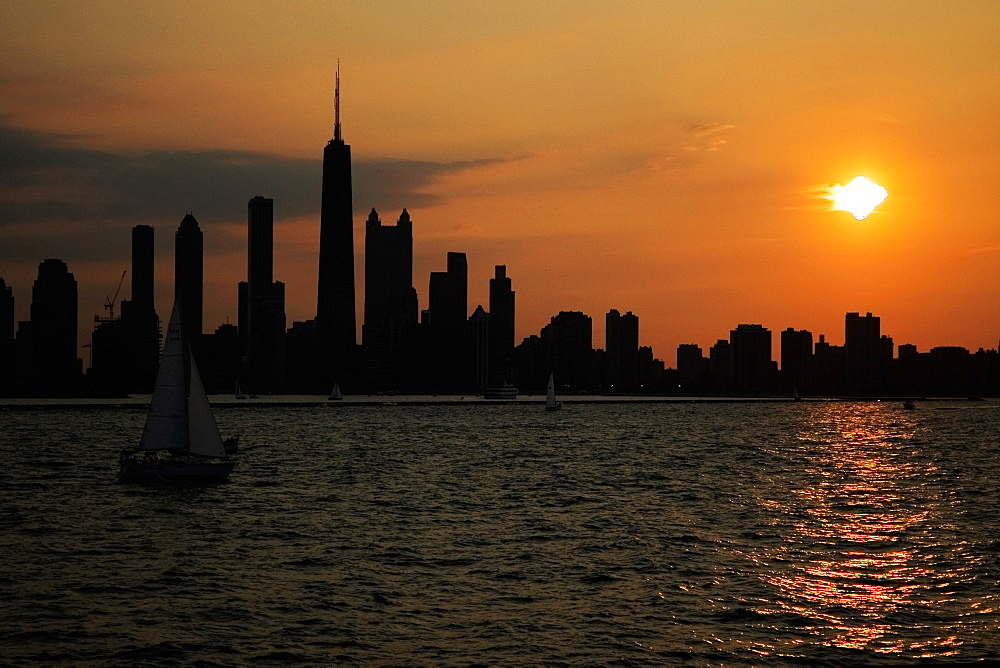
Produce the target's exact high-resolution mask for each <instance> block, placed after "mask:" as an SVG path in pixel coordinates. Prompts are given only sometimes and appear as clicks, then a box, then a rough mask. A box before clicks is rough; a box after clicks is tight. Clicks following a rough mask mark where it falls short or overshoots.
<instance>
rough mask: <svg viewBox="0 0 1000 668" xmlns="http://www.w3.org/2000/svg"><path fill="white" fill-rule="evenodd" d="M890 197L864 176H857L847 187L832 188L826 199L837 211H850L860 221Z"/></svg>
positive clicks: (887, 192)
mask: <svg viewBox="0 0 1000 668" xmlns="http://www.w3.org/2000/svg"><path fill="white" fill-rule="evenodd" d="M888 196H889V191H888V190H886V189H885V188H883V187H882V186H880V185H879V184H877V183H873V182H871V181H869V180H868V179H866V178H865V177H863V176H856V177H854V180H853V181H851V182H850V183H848V184H847V185H846V186H842V185H840V184H839V183H838V184H837V185H835V186H830V188H829V192H828V194H827V195H825V197H826V198H827V199H829V200H830V201H831V202H833V208H834V209H835V210H837V211H849V212H851V214H852V215H853V216H854V217H855V218H857V219H858V220H864V219H865V218H867V217H868V214H870V213H871V212H872V211H874V210H875V207H877V206H878V205H879V204H881V203H882V202H884V201H885V198H886V197H888Z"/></svg>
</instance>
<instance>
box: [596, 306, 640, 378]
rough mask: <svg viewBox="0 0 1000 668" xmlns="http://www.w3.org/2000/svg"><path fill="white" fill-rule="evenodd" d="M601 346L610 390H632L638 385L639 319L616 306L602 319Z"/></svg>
mask: <svg viewBox="0 0 1000 668" xmlns="http://www.w3.org/2000/svg"><path fill="white" fill-rule="evenodd" d="M604 341H605V343H604V347H605V350H606V351H607V367H608V368H607V375H608V383H609V385H610V389H611V390H613V391H615V392H632V391H635V390H637V389H638V388H639V318H638V317H637V316H635V315H633V314H632V312H631V311H629V312H628V313H626V314H625V315H621V314H620V313H619V312H618V311H617V310H616V309H611V310H610V311H608V313H607V315H606V316H605V318H604Z"/></svg>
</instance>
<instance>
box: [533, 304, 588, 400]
mask: <svg viewBox="0 0 1000 668" xmlns="http://www.w3.org/2000/svg"><path fill="white" fill-rule="evenodd" d="M593 337H594V324H593V320H591V318H590V316H589V315H586V314H584V313H582V312H580V311H560V312H559V313H558V314H557V315H556V316H554V317H553V318H552V319H551V320H550V321H549V324H547V325H545V327H543V328H542V331H541V338H542V345H543V347H544V350H545V356H546V360H547V361H548V367H549V371H550V372H551V373H552V374H554V375H555V380H556V383H557V384H558V385H559V386H560V387H569V388H571V389H574V390H577V389H590V387H591V386H592V384H593V383H592V379H593V377H592V369H591V362H592V359H593V352H594V351H593ZM546 376H547V374H546Z"/></svg>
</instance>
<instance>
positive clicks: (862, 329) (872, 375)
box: [844, 313, 892, 393]
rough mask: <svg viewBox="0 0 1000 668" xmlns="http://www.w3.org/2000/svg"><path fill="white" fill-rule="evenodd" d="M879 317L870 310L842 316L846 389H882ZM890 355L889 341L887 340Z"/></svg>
mask: <svg viewBox="0 0 1000 668" xmlns="http://www.w3.org/2000/svg"><path fill="white" fill-rule="evenodd" d="M880 328H881V325H880V319H879V318H878V316H873V315H872V314H871V313H866V314H865V315H864V316H861V315H860V314H859V313H848V314H847V316H846V317H845V319H844V354H845V356H846V369H845V370H846V376H845V377H846V380H847V390H848V392H860V393H867V392H877V391H879V390H881V389H882V380H883V375H884V369H885V364H884V362H883V351H884V350H885V348H884V344H882V342H881V334H880ZM889 346H890V348H889V357H890V358H891V357H892V349H891V346H892V344H891V343H890V344H889Z"/></svg>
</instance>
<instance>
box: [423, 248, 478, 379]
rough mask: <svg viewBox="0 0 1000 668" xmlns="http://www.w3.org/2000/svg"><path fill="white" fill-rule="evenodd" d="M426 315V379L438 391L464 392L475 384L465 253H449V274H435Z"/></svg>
mask: <svg viewBox="0 0 1000 668" xmlns="http://www.w3.org/2000/svg"><path fill="white" fill-rule="evenodd" d="M427 297H428V299H427V301H428V304H427V311H426V313H425V314H424V315H425V318H424V322H423V325H424V330H425V331H424V334H425V336H424V345H425V346H427V354H426V355H425V356H424V359H426V360H427V361H428V362H429V365H428V366H426V367H425V368H424V373H423V377H424V378H426V379H428V380H429V381H430V382H431V383H432V386H433V387H435V388H437V389H439V390H445V389H449V390H462V391H464V390H465V389H468V388H471V386H473V385H474V383H475V381H474V373H473V370H472V365H473V361H472V360H471V359H470V356H469V349H468V346H467V338H468V327H467V320H468V312H469V311H468V309H469V306H468V304H469V265H468V260H467V259H466V256H465V253H455V252H449V253H448V256H447V270H446V271H432V272H431V275H430V281H429V287H428V290H427Z"/></svg>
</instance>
